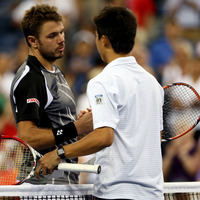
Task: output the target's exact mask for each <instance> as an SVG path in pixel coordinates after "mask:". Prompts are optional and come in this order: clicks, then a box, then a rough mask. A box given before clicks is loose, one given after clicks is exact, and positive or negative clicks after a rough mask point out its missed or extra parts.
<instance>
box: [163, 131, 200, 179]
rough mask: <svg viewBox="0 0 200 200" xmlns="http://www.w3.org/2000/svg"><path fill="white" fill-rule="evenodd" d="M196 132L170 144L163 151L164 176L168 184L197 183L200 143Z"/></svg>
mask: <svg viewBox="0 0 200 200" xmlns="http://www.w3.org/2000/svg"><path fill="white" fill-rule="evenodd" d="M194 134H195V131H192V132H190V133H187V134H185V135H184V136H182V137H180V138H178V139H175V140H173V141H171V142H168V143H167V144H166V146H165V147H164V150H163V152H164V153H163V154H164V155H163V174H164V178H165V181H166V182H185V181H195V180H196V174H197V172H198V169H199V158H200V143H199V142H198V140H195V137H194Z"/></svg>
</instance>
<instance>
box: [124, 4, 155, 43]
mask: <svg viewBox="0 0 200 200" xmlns="http://www.w3.org/2000/svg"><path fill="white" fill-rule="evenodd" d="M125 2H126V6H127V8H129V9H130V10H132V11H133V12H134V13H135V15H136V18H137V23H138V30H137V34H138V35H140V39H141V41H142V42H144V43H145V44H147V43H148V42H149V41H148V40H149V37H150V35H151V34H153V33H152V32H154V28H152V27H154V20H155V14H156V4H155V2H154V0H126V1H125Z"/></svg>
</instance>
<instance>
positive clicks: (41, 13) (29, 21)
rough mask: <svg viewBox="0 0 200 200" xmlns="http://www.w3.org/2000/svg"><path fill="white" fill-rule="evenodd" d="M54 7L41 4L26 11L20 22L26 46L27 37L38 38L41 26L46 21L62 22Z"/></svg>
mask: <svg viewBox="0 0 200 200" xmlns="http://www.w3.org/2000/svg"><path fill="white" fill-rule="evenodd" d="M57 10H58V9H57V8H56V7H55V6H50V5H48V4H41V5H36V6H33V7H31V8H30V9H29V10H26V12H25V14H24V17H23V19H22V21H21V27H22V31H23V33H24V36H25V38H26V42H27V44H28V46H30V44H29V43H28V40H27V38H28V36H29V35H33V36H35V37H36V38H38V37H39V34H40V29H41V26H42V25H43V24H44V23H45V22H47V21H56V22H59V21H63V18H62V16H61V15H60V14H59V13H58V12H57Z"/></svg>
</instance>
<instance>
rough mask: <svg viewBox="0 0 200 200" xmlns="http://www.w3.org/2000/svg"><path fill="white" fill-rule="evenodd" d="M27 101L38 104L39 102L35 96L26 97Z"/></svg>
mask: <svg viewBox="0 0 200 200" xmlns="http://www.w3.org/2000/svg"><path fill="white" fill-rule="evenodd" d="M27 103H36V104H37V105H38V106H40V102H39V101H38V100H37V99H36V98H31V99H27Z"/></svg>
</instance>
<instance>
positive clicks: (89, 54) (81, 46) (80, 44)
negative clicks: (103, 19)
mask: <svg viewBox="0 0 200 200" xmlns="http://www.w3.org/2000/svg"><path fill="white" fill-rule="evenodd" d="M72 43H73V47H72V50H71V55H70V56H69V58H68V60H67V63H68V66H67V67H68V73H67V74H69V75H70V77H69V75H67V79H68V80H69V79H71V88H72V90H73V92H74V94H75V96H78V95H80V94H82V93H83V92H84V87H85V84H86V82H87V73H88V72H89V71H90V70H91V69H92V68H93V66H94V65H95V61H94V52H95V50H96V48H95V36H94V34H93V33H92V32H91V31H89V30H80V31H78V32H77V33H75V34H74V36H73V37H72ZM68 77H69V78H68Z"/></svg>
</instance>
